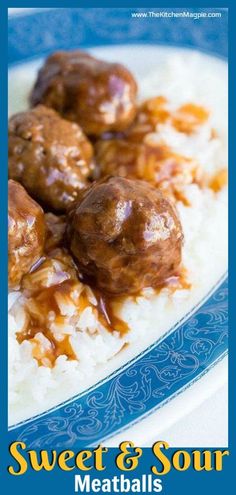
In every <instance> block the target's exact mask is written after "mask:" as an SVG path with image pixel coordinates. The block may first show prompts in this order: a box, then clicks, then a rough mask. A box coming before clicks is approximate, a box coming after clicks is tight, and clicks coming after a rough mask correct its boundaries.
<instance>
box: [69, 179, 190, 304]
mask: <svg viewBox="0 0 236 495" xmlns="http://www.w3.org/2000/svg"><path fill="white" fill-rule="evenodd" d="M68 215H69V219H68V227H67V237H68V241H69V245H70V249H71V252H72V254H73V255H74V258H75V260H76V262H77V264H78V267H79V269H80V271H81V272H82V274H84V275H85V276H88V277H89V278H90V279H91V280H92V281H93V282H94V283H95V284H96V285H97V287H98V288H100V289H102V290H104V291H105V292H107V293H112V294H117V295H118V294H132V293H136V292H138V291H140V290H141V289H143V288H144V287H156V286H159V285H161V284H163V283H164V282H165V280H166V279H167V278H168V277H170V276H171V275H173V274H174V273H175V272H176V269H177V268H178V266H179V264H180V262H181V249H182V241H183V233H182V228H181V223H180V221H179V219H178V216H177V213H176V212H175V209H174V207H173V206H172V205H171V203H170V202H169V200H168V199H166V198H165V197H164V196H163V194H162V193H161V192H160V191H159V190H157V189H156V188H155V187H153V186H152V185H150V184H148V183H147V182H144V181H139V180H130V179H126V178H122V177H108V178H105V179H103V180H101V181H98V182H97V183H94V184H93V185H92V186H91V187H90V188H88V189H87V190H86V191H81V193H80V197H79V198H78V200H77V201H75V203H74V205H72V207H71V209H70V212H69V214H68Z"/></svg>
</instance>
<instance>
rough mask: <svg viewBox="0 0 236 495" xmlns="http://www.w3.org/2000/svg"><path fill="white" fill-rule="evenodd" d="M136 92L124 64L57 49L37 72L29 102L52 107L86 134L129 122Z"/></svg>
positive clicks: (119, 127)
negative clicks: (80, 127) (79, 126)
mask: <svg viewBox="0 0 236 495" xmlns="http://www.w3.org/2000/svg"><path fill="white" fill-rule="evenodd" d="M136 93H137V84H136V82H135V80H134V78H133V76H132V74H131V73H130V72H129V71H128V70H127V69H126V68H125V67H124V66H123V65H120V64H115V63H108V62H104V61H101V60H97V59H96V58H94V57H91V56H90V55H88V54H87V53H84V52H81V51H74V52H56V53H54V54H53V55H51V56H50V57H48V59H47V60H46V62H45V64H44V66H43V67H42V69H41V70H40V72H39V74H38V79H37V81H36V84H35V86H34V89H33V92H32V94H31V103H32V105H37V104H38V103H43V104H44V105H47V106H49V107H52V108H54V109H55V110H57V111H58V112H59V113H61V114H62V115H63V116H64V117H65V118H67V119H69V120H72V121H75V122H78V123H79V124H80V125H81V126H82V128H83V130H84V132H85V133H86V134H94V135H99V134H101V133H103V132H105V131H108V130H116V131H120V130H123V129H125V128H126V127H127V126H128V125H129V124H130V123H131V122H132V120H133V118H134V116H135V111H136V109H135V98H136Z"/></svg>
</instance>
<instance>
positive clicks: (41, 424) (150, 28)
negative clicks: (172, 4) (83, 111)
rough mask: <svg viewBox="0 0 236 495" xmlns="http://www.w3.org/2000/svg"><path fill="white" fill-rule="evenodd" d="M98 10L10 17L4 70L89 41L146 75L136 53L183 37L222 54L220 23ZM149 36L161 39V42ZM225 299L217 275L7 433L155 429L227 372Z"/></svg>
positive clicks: (42, 436) (29, 436)
mask: <svg viewBox="0 0 236 495" xmlns="http://www.w3.org/2000/svg"><path fill="white" fill-rule="evenodd" d="M156 10H158V9H156ZM195 10H196V9H195ZM103 16H104V11H103V9H58V10H57V9H53V10H50V9H47V10H45V11H44V9H41V11H40V12H35V11H34V12H32V13H28V14H27V15H25V14H24V15H17V16H13V17H11V18H10V20H9V64H10V66H11V67H10V75H12V74H15V75H16V74H17V71H21V70H22V69H24V67H25V65H24V64H29V63H30V64H31V66H32V67H34V70H35V69H36V68H37V66H38V65H39V64H40V59H41V58H42V57H44V56H45V55H46V54H47V53H49V52H51V51H53V50H56V49H62V48H63V49H69V48H74V47H78V46H79V47H86V48H88V47H90V48H91V47H92V46H93V47H96V48H95V50H93V51H95V52H96V53H98V54H102V53H104V56H105V58H108V59H109V58H110V59H112V58H113V57H114V59H115V58H117V57H116V56H115V54H117V55H119V56H120V57H121V58H122V57H123V58H125V56H127V55H125V54H127V53H128V54H129V57H128V58H129V59H130V60H132V59H133V60H132V63H131V65H132V64H133V69H134V70H136V71H137V72H139V73H140V71H143V73H144V74H145V71H146V67H145V63H144V61H146V64H147V65H148V64H150V63H151V61H152V60H153V57H154V56H156V54H157V53H164V52H165V50H172V49H173V50H175V51H176V46H179V48H178V49H177V50H182V49H183V46H185V47H186V46H187V47H188V48H191V49H192V48H195V49H199V50H203V51H208V52H212V53H215V52H216V51H217V53H218V55H219V56H221V57H224V56H226V50H227V40H226V39H225V37H224V33H225V32H226V31H225V30H224V25H223V23H222V24H221V29H222V32H221V30H220V29H219V31H218V32H217V33H215V31H214V36H217V37H219V38H214V42H213V39H212V33H213V25H212V24H211V23H208V24H207V27H206V24H204V28H203V24H202V22H201V21H199V22H197V23H196V22H195V23H191V21H189V24H186V23H183V19H177V20H176V22H175V23H174V26H173V22H172V21H171V22H170V20H168V19H165V22H162V23H161V24H158V30H157V28H156V26H155V24H154V23H150V22H146V21H145V20H144V21H143V20H142V21H140V20H139V19H135V21H132V22H131V21H130V16H131V11H130V10H129V9H106V22H105V23H104V22H103ZM62 19H63V23H62ZM183 25H184V29H183ZM49 26H50V28H49ZM111 26H112V29H111ZM26 33H27V34H26ZM124 44H125V45H126V46H123V45H124ZM137 44H138V45H139V47H137ZM156 44H159V45H160V44H161V45H164V46H163V48H162V49H161V51H160V47H157V46H156ZM115 45H117V46H115ZM127 45H129V48H128V49H127ZM146 45H148V47H147V46H146ZM169 45H175V48H170V46H169ZM147 49H148V52H149V55H148V56H147ZM157 50H159V51H157ZM131 53H132V55H133V56H131ZM142 53H143V54H145V56H144V55H143V56H142ZM138 54H139V57H138ZM221 63H222V62H221ZM13 79H14V80H16V79H17V78H16V77H14V78H13ZM27 84H28V85H29V87H30V84H31V82H30V80H28V81H26V87H27ZM22 89H23V92H22V95H20V97H19V101H14V105H15V106H14V108H15V109H16V110H21V105H23V107H24V106H25V101H24V95H25V92H26V88H25V87H24V88H22ZM10 94H11V92H10ZM10 103H11V102H10ZM23 107H22V108H23ZM227 307H228V284H227V277H226V275H222V277H221V278H219V279H217V280H216V281H214V285H212V286H211V287H209V288H208V291H207V293H206V294H205V295H204V297H203V298H201V300H199V301H197V302H196V304H195V306H194V307H193V308H192V309H191V310H188V312H187V314H185V316H184V317H183V318H181V319H180V320H178V322H177V323H175V324H174V325H173V326H172V327H171V328H170V329H168V331H167V332H165V333H164V334H163V335H161V336H160V338H159V339H158V340H157V341H156V342H154V343H152V344H151V345H150V346H149V347H147V348H146V349H145V350H142V352H139V353H136V355H135V356H132V355H131V356H130V359H129V360H128V361H127V362H126V363H124V364H122V365H120V366H119V367H118V369H116V370H111V372H110V374H109V376H105V377H103V378H102V379H101V380H100V381H99V382H98V383H96V384H95V385H92V386H91V387H89V388H88V389H87V390H85V391H84V392H82V393H81V394H79V395H77V396H76V397H73V398H72V399H70V400H68V401H66V402H64V403H62V404H60V405H59V406H57V407H54V408H52V409H50V410H48V411H46V412H45V413H43V414H41V415H38V416H35V417H32V418H30V419H29V420H27V421H23V422H21V423H18V424H16V425H13V426H11V427H10V428H9V435H10V436H11V437H12V439H16V438H17V439H18V440H21V441H24V442H26V443H27V446H28V447H30V448H43V447H45V446H47V447H63V448H65V447H73V448H76V447H77V448H78V447H80V446H81V445H85V444H86V445H95V444H97V443H98V442H100V441H104V440H106V443H107V441H108V440H107V439H108V438H112V437H113V440H111V444H112V443H113V441H114V438H120V437H118V436H117V435H120V434H122V432H123V431H124V430H125V429H127V428H129V429H130V428H132V429H130V430H129V431H130V432H131V431H135V425H136V424H137V423H138V424H139V428H140V430H142V431H143V435H145V427H144V425H145V424H149V429H150V420H149V418H152V420H153V421H154V418H158V417H159V419H160V420H161V421H162V429H163V426H165V427H167V426H169V425H170V424H171V423H172V422H173V421H175V420H176V419H177V418H178V417H180V416H181V414H183V410H184V411H185V413H186V411H187V410H188V411H190V410H191V409H192V408H194V407H196V405H197V404H199V403H200V402H201V401H202V400H204V397H206V395H208V396H209V395H210V394H212V393H213V392H214V390H215V389H216V388H217V387H219V386H220V385H222V383H223V382H224V381H225V379H226V372H225V371H226V364H225V363H226V361H225V357H226V355H227V350H228V321H227ZM208 372H209V374H208ZM200 383H201V384H202V386H199V384H200ZM194 390H195V393H194ZM154 413H155V415H154ZM157 414H158V415H159V416H157ZM150 415H152V416H150ZM148 422H149V423H148ZM115 435H116V437H114V436H115Z"/></svg>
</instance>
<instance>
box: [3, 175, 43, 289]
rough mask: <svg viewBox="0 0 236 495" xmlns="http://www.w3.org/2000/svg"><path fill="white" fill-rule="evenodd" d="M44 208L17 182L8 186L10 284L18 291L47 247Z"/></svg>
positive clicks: (12, 182)
mask: <svg viewBox="0 0 236 495" xmlns="http://www.w3.org/2000/svg"><path fill="white" fill-rule="evenodd" d="M44 236H45V229H44V214H43V210H42V208H41V207H40V206H39V205H38V204H37V203H36V202H35V201H34V200H33V199H32V198H31V197H30V196H29V195H28V194H27V192H26V191H25V189H24V188H23V187H22V186H21V185H20V184H18V182H15V181H14V180H9V182H8V283H9V287H10V288H14V287H17V286H18V285H19V283H20V281H21V278H22V277H23V275H25V274H26V273H27V272H29V270H30V269H31V268H32V266H33V265H34V264H35V263H36V262H37V261H38V260H39V258H40V257H41V255H42V253H43V247H44Z"/></svg>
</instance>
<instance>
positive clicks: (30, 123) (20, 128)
mask: <svg viewBox="0 0 236 495" xmlns="http://www.w3.org/2000/svg"><path fill="white" fill-rule="evenodd" d="M92 157H93V150H92V145H91V144H90V142H89V141H88V140H87V138H86V137H85V135H84V134H83V132H82V130H81V129H80V127H79V126H78V125H77V124H75V123H71V122H68V121H67V120H64V119H62V118H61V117H60V115H59V114H57V113H56V112H55V111H54V110H52V109H50V108H47V107H44V106H43V105H39V106H38V107H36V108H34V109H32V110H29V111H27V112H22V113H18V114H16V115H14V116H13V117H11V119H10V121H9V176H10V178H11V179H14V180H17V181H19V182H21V183H22V184H23V186H24V187H25V188H26V189H27V191H28V192H29V193H30V194H31V196H32V197H34V198H35V199H36V200H38V201H39V202H40V203H42V204H43V206H46V207H47V208H48V209H53V210H56V211H64V210H65V209H66V207H67V206H68V205H69V204H70V203H71V202H72V201H73V200H74V199H75V197H76V195H77V192H78V191H79V190H80V189H81V188H83V187H85V186H86V185H87V179H88V176H89V175H90V174H91V172H92V170H93V162H92Z"/></svg>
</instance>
